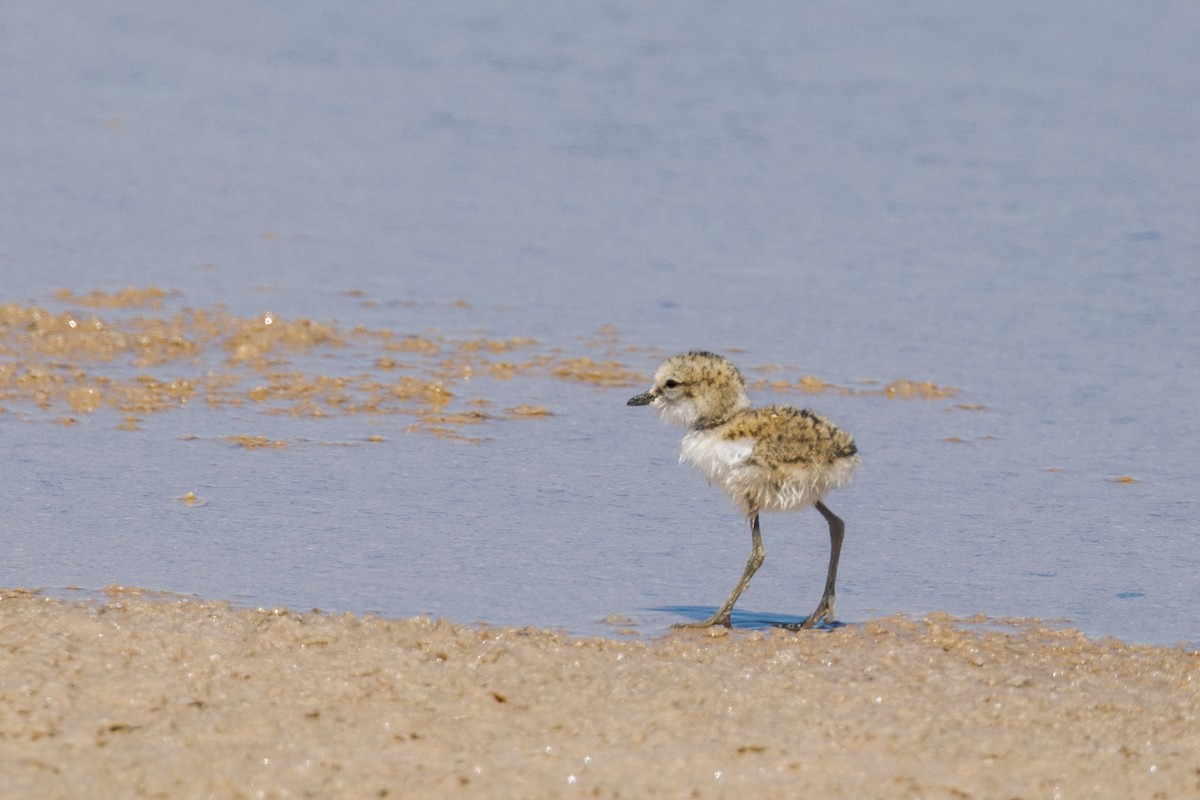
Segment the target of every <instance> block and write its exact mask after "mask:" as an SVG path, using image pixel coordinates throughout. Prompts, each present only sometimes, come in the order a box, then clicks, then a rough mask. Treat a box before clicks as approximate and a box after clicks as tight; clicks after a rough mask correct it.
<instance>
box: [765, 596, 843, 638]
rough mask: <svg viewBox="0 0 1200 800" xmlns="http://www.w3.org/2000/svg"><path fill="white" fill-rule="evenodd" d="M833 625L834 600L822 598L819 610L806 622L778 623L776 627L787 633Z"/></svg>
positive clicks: (810, 615) (809, 616)
mask: <svg viewBox="0 0 1200 800" xmlns="http://www.w3.org/2000/svg"><path fill="white" fill-rule="evenodd" d="M833 623H834V619H833V598H822V599H821V602H820V604H819V605H818V606H817V610H816V611H814V612H813V613H811V614H809V615H808V617H807V618H806V619H805V620H804V621H802V622H780V623H776V624H775V627H776V628H783V629H784V630H785V631H803V630H808V629H810V628H817V627H822V626H825V625H830V626H832V625H833Z"/></svg>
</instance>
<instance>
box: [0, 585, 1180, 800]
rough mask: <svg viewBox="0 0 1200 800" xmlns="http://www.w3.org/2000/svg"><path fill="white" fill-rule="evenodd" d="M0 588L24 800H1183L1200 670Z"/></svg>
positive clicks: (976, 643)
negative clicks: (573, 795)
mask: <svg viewBox="0 0 1200 800" xmlns="http://www.w3.org/2000/svg"><path fill="white" fill-rule="evenodd" d="M146 594H147V595H149V596H148V597H147V596H143V594H142V593H141V592H140V590H125V591H123V592H113V593H110V594H109V595H108V597H107V599H106V600H104V601H98V600H96V601H93V600H84V601H68V600H62V599H57V598H51V597H43V596H40V595H38V594H36V593H34V592H30V591H28V590H13V589H5V590H0V676H3V677H2V678H0V760H2V761H4V762H5V763H6V764H7V765H8V766H7V767H6V769H5V772H6V773H7V776H8V777H7V778H6V781H7V783H8V784H9V789H8V791H9V792H11V793H12V794H11V795H10V796H39V797H73V796H83V795H86V794H89V793H90V791H89V790H90V789H91V788H94V787H95V786H98V785H103V786H106V787H111V788H112V789H113V791H114V794H119V795H120V796H128V797H152V796H164V795H165V796H172V797H179V796H205V795H219V796H229V797H295V796H308V795H320V796H335V795H337V796H357V797H368V796H370V797H433V796H444V795H445V794H447V793H450V792H455V793H466V794H470V795H471V796H481V797H510V796H527V797H543V796H544V797H550V796H560V795H562V794H563V793H565V792H567V791H579V792H582V793H583V794H585V795H588V796H600V797H645V796H655V795H671V796H679V795H684V794H687V795H690V796H696V797H721V796H731V795H733V794H744V795H745V796H756V797H787V796H795V795H796V793H797V791H798V787H804V790H803V793H804V794H805V795H807V796H814V797H815V796H823V797H847V798H849V797H863V796H919V797H995V796H1005V797H1035V796H1036V797H1045V796H1055V794H1056V793H1058V794H1061V796H1063V797H1070V796H1094V795H1096V794H1097V793H1102V794H1105V795H1108V796H1122V797H1152V796H1154V797H1187V796H1194V795H1195V793H1196V792H1197V791H1200V651H1195V650H1187V649H1182V648H1173V647H1163V646H1152V645H1129V644H1125V643H1123V642H1120V641H1118V640H1116V639H1111V638H1105V639H1089V638H1087V637H1086V636H1084V635H1083V634H1081V633H1079V632H1078V631H1074V630H1072V629H1062V628H1057V627H1053V628H1052V627H1047V626H1045V625H1043V624H1042V623H1039V622H1036V621H1024V620H997V619H990V618H980V617H976V618H971V619H961V618H955V617H951V616H949V615H947V614H931V615H928V616H926V617H924V618H922V619H909V618H905V617H886V618H882V619H875V620H868V621H866V622H864V623H862V624H856V625H854V626H846V627H842V628H837V629H834V630H829V631H823V632H822V633H821V634H820V635H810V634H803V633H802V634H799V635H797V634H793V633H790V632H787V631H742V630H737V629H735V630H733V631H727V630H726V629H723V628H722V629H716V630H709V631H671V632H668V633H666V634H664V635H662V636H661V637H658V638H648V637H647V638H637V639H628V640H615V639H605V638H598V637H574V636H569V635H566V634H563V633H559V632H555V631H547V630H539V629H535V628H511V627H491V626H486V625H481V626H466V625H458V624H455V623H451V622H448V621H445V620H432V619H429V618H427V617H416V618H412V619H385V618H381V617H373V616H355V615H352V614H329V613H324V612H293V611H289V610H285V609H269V610H268V609H236V608H233V607H232V606H231V605H230V604H228V603H220V602H211V601H203V600H191V599H179V598H177V597H173V596H171V597H168V598H166V599H164V598H163V597H161V596H159V595H156V594H155V593H146Z"/></svg>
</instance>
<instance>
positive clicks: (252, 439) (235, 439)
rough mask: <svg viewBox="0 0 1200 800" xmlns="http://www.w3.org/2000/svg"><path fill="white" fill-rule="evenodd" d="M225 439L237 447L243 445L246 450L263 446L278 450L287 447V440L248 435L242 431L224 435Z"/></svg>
mask: <svg viewBox="0 0 1200 800" xmlns="http://www.w3.org/2000/svg"><path fill="white" fill-rule="evenodd" d="M225 441H227V442H231V443H233V444H236V445H237V446H238V447H244V448H245V449H247V450H258V449H260V448H263V447H266V448H270V449H272V450H280V449H282V448H284V447H287V442H285V441H282V440H279V439H276V440H271V439H268V438H267V437H265V436H248V435H246V434H244V433H239V434H234V435H231V436H226V437H225Z"/></svg>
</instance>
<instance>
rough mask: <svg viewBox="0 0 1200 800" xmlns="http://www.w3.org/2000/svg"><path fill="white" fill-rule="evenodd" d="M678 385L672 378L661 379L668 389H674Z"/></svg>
mask: <svg viewBox="0 0 1200 800" xmlns="http://www.w3.org/2000/svg"><path fill="white" fill-rule="evenodd" d="M678 385H679V381H677V380H675V379H674V378H672V379H671V380H669V381H663V386H665V387H667V388H668V389H674V388H675V387H676V386H678Z"/></svg>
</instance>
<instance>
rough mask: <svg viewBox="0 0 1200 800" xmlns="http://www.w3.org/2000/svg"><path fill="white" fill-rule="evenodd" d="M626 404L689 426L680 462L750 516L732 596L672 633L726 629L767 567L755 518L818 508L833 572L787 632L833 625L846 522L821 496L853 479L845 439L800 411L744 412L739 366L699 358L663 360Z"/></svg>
mask: <svg viewBox="0 0 1200 800" xmlns="http://www.w3.org/2000/svg"><path fill="white" fill-rule="evenodd" d="M628 404H629V405H631V406H646V405H648V406H651V407H653V408H656V409H658V411H659V413H660V414H662V416H663V418H664V419H666V420H668V421H670V422H678V423H682V424H684V425H686V426H688V432H687V434H686V435H685V436H684V437H683V445H682V451H681V453H680V456H679V460H680V461H691V462H692V463H693V464H695V466H696V467H697V468H698V469H700V470H701V471H702V472H703V473H704V474H705V475H707V476H708V479H709V481H710V482H715V483H718V484H720V485H721V487H722V488H724V489H725V491H726V492H727V493H728V494H729V497H730V498H731V499H732V500H733V502H734V503H736V504H737V505H738V507H739V508H741V509H742V511H744V512H745V513H746V516H747V517H748V518H749V520H750V537H751V545H752V549H751V551H750V560H749V561H747V562H746V570H745V572H743V573H742V578H741V580H739V581H738V583H737V586H735V587H734V588H733V592H731V593H730V595H729V599H727V600H726V601H725V603H724V605H722V606H721V608H720V609H718V610H717V612H716V613H715V614H713V615H712V616H711V617H709V618H708V619H706V620H704V621H703V622H692V623H681V624H680V625H678V626H677V627H706V626H709V625H724V626H726V627H731V626H732V621H731V619H730V615H731V613H732V611H733V605H734V603H736V602H737V599H738V596H739V595H741V593H742V591H743V590H745V588H746V586H747V585H749V583H750V578H751V577H752V576H753V575H754V573H755V571H756V570H758V568H759V567H760V566H761V565H762V562H763V546H762V535H761V534H760V532H759V527H758V514H759V512H760V511H787V510H790V509H795V508H804V507H805V506H815V507H816V509H817V511H820V512H821V516H823V517H825V520H826V521H827V522H828V523H829V539H830V551H829V573H828V576H827V577H826V580H825V593H824V594H823V595H822V596H821V602H820V603H819V604H818V605H817V610H816V611H814V612H813V613H812V614H811V615H809V617H808V618H807V619H805V620H804V621H803V622H801V623H795V624H790V625H785V626H783V627H788V628H792V629H793V630H795V629H798V628H811V627H812V626H814V625H817V624H819V623H822V622H832V621H833V602H834V584H835V582H836V581H837V565H838V555H839V554H840V553H841V549H842V536H843V533H844V531H845V525H844V524H843V523H842V520H841V519H840V518H839V517H838V516H837V515H836V514H834V513H833V512H832V511H830V510H829V509H828V508H826V507H825V504H824V503H822V502H821V500H822V498H824V497H825V495H826V494H827V493H828V492H829V491H830V490H831V489H837V488H839V487H841V486H845V485H846V484H847V483H849V482H850V479H851V478H852V477H853V476H854V473H855V472H856V471H857V470H858V468H859V467H860V466H861V465H862V462H861V461H860V460H859V458H858V448H857V447H855V445H854V440H853V439H852V438H851V437H850V434H848V433H846V432H845V431H843V430H841V429H840V428H838V427H837V426H835V425H834V424H833V423H832V422H830V421H829V420H827V419H825V418H824V417H822V416H820V415H818V414H814V413H812V412H811V411H807V410H805V409H798V408H792V407H790V406H767V407H765V408H750V401H749V400H748V399H747V397H746V384H745V381H743V380H742V376H741V373H739V372H738V370H737V367H735V366H734V365H733V363H732V362H731V361H729V360H728V359H725V358H722V357H721V356H718V355H714V354H712V353H705V352H692V353H684V354H682V355H677V356H672V357H671V358H668V359H667V360H666V361H664V362H663V363H662V365H660V366H659V368H658V369H657V370H656V371H655V373H654V385H653V386H652V387H650V391H648V392H645V393H643V394H639V395H638V396H637V397H633V398H631V399H630V400H629V403H628Z"/></svg>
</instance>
